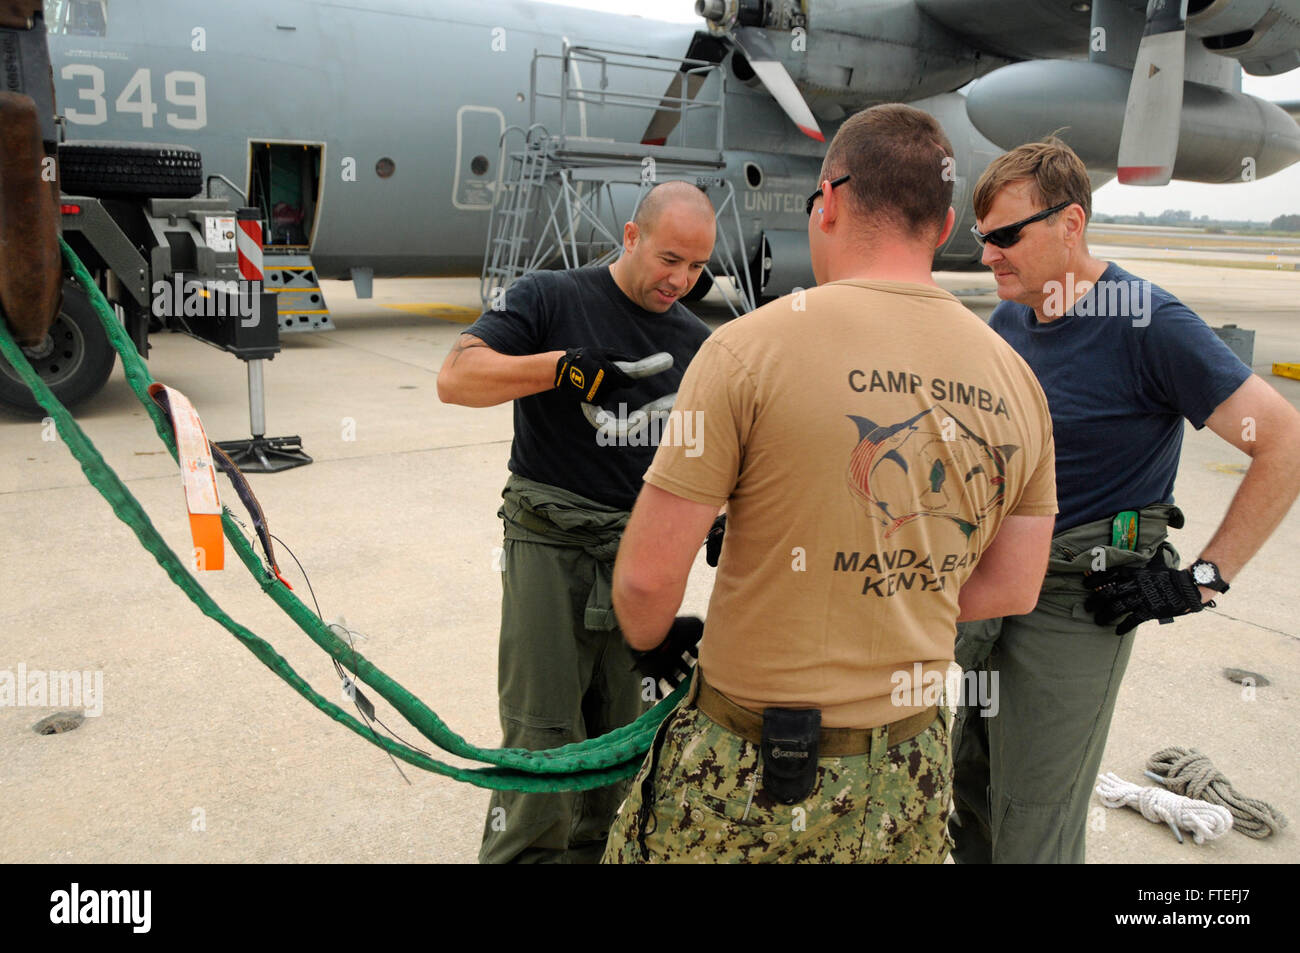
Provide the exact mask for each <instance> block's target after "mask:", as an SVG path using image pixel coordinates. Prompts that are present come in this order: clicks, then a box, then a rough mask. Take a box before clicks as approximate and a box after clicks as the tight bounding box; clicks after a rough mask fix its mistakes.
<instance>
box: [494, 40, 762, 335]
mask: <svg viewBox="0 0 1300 953" xmlns="http://www.w3.org/2000/svg"><path fill="white" fill-rule="evenodd" d="M547 60H552V61H559V62H560V69H559V76H560V89H559V92H558V93H554V92H547V91H545V90H539V89H538V82H537V67H538V64H539V62H543V61H547ZM574 64H581V65H582V66H583V67H584V68H586V69H588V70H589V72H590V71H594V69H596V68H598V69H599V71H600V77H601V79H600V87H599V89H584V88H582V87H581V86H580V85H575V84H572V83H571V81H570V77H571V76H574V75H577V73H578V70H577V68H576V67H575V65H574ZM688 70H689V71H692V72H695V73H703V74H707V73H709V72H712V71H715V70H716V71H717V72H718V75H719V84H718V85H719V92H718V98H717V99H716V100H700V99H698V98H687V97H685V96H682V97H672V96H671V95H669V96H663V95H661V94H658V93H656V94H654V95H648V94H646V93H645V92H644V91H638V90H637V89H635V88H633V89H631V90H630V91H629V90H628V89H620V88H619V87H618V86H617V84H616V83H614V82H612V81H611V78H610V77H611V76H612V77H614V78H616V79H617V78H619V77H625V76H627V75H629V74H631V73H632V72H633V71H641V72H650V73H652V74H653V75H655V76H660V75H664V74H666V75H667V76H672V77H675V78H680V77H681V76H683V75H685V74H686V72H687V71H688ZM664 82H665V83H666V82H667V80H664ZM722 83H725V78H723V77H722V75H721V71H720V70H718V69H717V65H716V64H713V63H708V62H704V61H696V60H682V61H680V63H679V62H678V61H668V60H664V59H661V58H658V57H654V56H643V55H641V54H636V53H627V52H622V51H617V50H602V49H596V48H593V47H584V46H572V47H571V46H569V45H568V44H567V42H566V43H565V45H564V50H563V53H562V54H561V55H560V56H556V55H554V54H544V53H534V54H533V65H532V70H531V83H530V89H531V93H532V104H531V106H530V119H531V120H532V123H531V125H529V127H528V128H527V129H523V128H521V127H519V126H510V127H508V128H507V129H506V130H505V131H504V132H503V133H502V134H501V140H500V144H501V153H502V155H503V156H505V162H504V163H503V171H502V178H501V180H500V184H499V187H498V188H497V189H496V194H495V196H494V202H493V205H492V209H491V213H490V217H489V220H488V236H487V247H486V249H485V250H484V255H483V270H482V272H481V274H480V281H479V294H480V297H481V299H482V302H483V307H484V308H492V307H494V306H496V307H499V306H500V304H499V303H500V301H501V300H502V298H501V295H502V294H503V293H504V292H505V290H506V289H508V288H509V287H510V285H512V284H513V283H514V282H515V281H518V280H519V279H520V278H521V277H523V276H524V275H526V274H528V273H529V272H531V271H536V270H538V269H540V268H551V267H562V268H580V267H585V266H598V265H605V264H609V263H610V262H612V261H614V260H615V259H616V258H617V257H618V256H619V254H620V253H621V251H622V248H623V221H624V220H625V219H626V218H630V217H631V216H633V215H635V213H636V209H637V208H639V207H640V204H641V201H642V199H644V198H645V195H646V193H648V192H649V191H650V189H651V188H652V187H653V186H654V185H656V184H658V183H660V182H664V181H669V180H681V181H688V182H693V183H695V184H696V185H698V186H700V187H701V188H702V189H703V190H704V191H705V193H706V194H707V195H709V196H710V198H711V199H712V200H713V204H714V211H715V212H716V214H717V219H718V231H717V243H716V245H715V248H714V262H713V263H712V265H711V266H706V271H707V272H708V274H709V277H710V278H711V279H714V278H717V277H720V276H725V277H728V278H730V279H731V280H730V282H729V283H728V285H722V284H717V283H716V282H715V287H718V289H719V291H720V292H721V293H722V294H723V297H724V299H725V300H726V302H727V305H728V307H729V308H730V309H731V312H732V314H733V315H739V314H740V313H742V312H744V311H749V310H752V309H753V308H754V306H755V295H754V287H753V278H752V276H751V274H750V269H749V267H748V262H747V256H746V254H745V240H744V230H743V227H742V225H741V220H740V213H739V208H738V205H737V202H736V196H735V191H734V189H733V187H732V185H731V182H730V181H728V180H727V178H726V177H725V175H724V174H723V173H724V170H725V168H726V165H727V162H726V156H725V154H724V153H723V150H722V131H723V129H724V128H725V117H724V116H723V108H724V103H725V94H724V90H723V89H722ZM702 84H703V81H701V83H700V85H702ZM643 87H644V84H643ZM545 101H558V102H559V111H558V125H557V126H556V128H557V129H558V130H559V131H558V132H556V133H552V132H551V131H549V130H548V129H547V127H546V126H545V125H544V124H543V123H541V122H538V121H536V119H537V113H538V109H537V107H538V104H539V102H543V103H545ZM665 104H669V105H670V106H672V107H673V108H675V109H677V110H679V111H680V114H681V115H680V126H679V128H680V129H682V130H683V131H682V132H681V133H680V134H679V135H678V138H679V139H680V140H682V141H683V143H684V142H685V140H686V135H685V131H684V130H685V125H686V117H687V114H688V113H704V114H705V115H706V116H712V117H714V119H715V120H716V125H715V126H712V127H706V128H705V129H704V131H703V138H704V139H705V140H708V139H711V140H712V145H711V146H705V147H701V146H698V145H696V146H688V145H685V144H674V145H666V144H650V143H644V142H632V141H617V140H612V139H601V138H595V137H589V136H587V135H585V134H584V135H574V134H572V133H571V132H570V131H569V130H568V128H567V127H568V125H569V122H568V119H569V118H572V117H574V116H578V115H581V112H580V110H578V106H580V105H581V106H588V105H590V106H593V107H595V106H599V107H600V108H601V109H603V110H606V112H605V113H604V114H603V115H605V116H606V117H608V116H609V115H611V113H612V111H614V110H618V109H626V110H629V111H631V112H633V113H637V114H638V115H639V116H640V117H641V118H640V122H639V125H640V128H644V127H645V124H646V122H647V116H646V110H650V111H656V114H657V113H658V112H662V111H663V108H664V106H665ZM553 118H554V117H553ZM699 122H700V120H699V119H698V118H697V120H696V124H695V127H694V128H695V131H696V133H697V136H696V139H697V140H698V139H700V138H701V136H700V126H699ZM637 125H638V124H637V123H635V122H630V121H629V122H623V123H621V124H619V123H617V122H614V123H612V124H611V127H616V128H623V129H627V128H636V127H637ZM710 128H711V132H710ZM582 131H583V132H584V133H585V120H583V123H582ZM515 137H518V138H519V139H521V140H522V146H521V147H520V148H517V149H515V150H514V151H509V149H510V145H511V143H512V142H513V141H515ZM634 190H635V191H634ZM616 193H617V194H616ZM620 196H621V198H622V200H623V201H622V204H621V206H620V205H619V203H618V198H619V197H620ZM731 289H734V290H731Z"/></svg>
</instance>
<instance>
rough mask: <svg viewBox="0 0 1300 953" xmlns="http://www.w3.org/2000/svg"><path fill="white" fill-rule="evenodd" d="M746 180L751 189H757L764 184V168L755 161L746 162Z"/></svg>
mask: <svg viewBox="0 0 1300 953" xmlns="http://www.w3.org/2000/svg"><path fill="white" fill-rule="evenodd" d="M745 181H746V182H747V183H748V184H749V187H750V188H751V189H756V188H758V187H759V186H761V185H762V184H763V170H762V169H760V168H759V167H758V165H756V164H755V163H753V162H746V163H745Z"/></svg>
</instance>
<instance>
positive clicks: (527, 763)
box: [0, 239, 689, 792]
mask: <svg viewBox="0 0 1300 953" xmlns="http://www.w3.org/2000/svg"><path fill="white" fill-rule="evenodd" d="M60 246H61V247H62V249H63V255H64V258H65V259H66V261H67V263H68V265H69V267H70V269H71V270H72V274H73V277H75V278H76V280H77V283H78V284H80V285H81V287H82V288H83V289H84V290H85V292H86V294H87V295H88V296H89V297H90V300H91V303H92V305H93V306H94V309H95V314H96V316H97V317H98V318H99V320H100V323H101V324H102V325H103V326H104V331H105V333H106V334H107V335H108V339H109V342H110V343H111V344H112V345H113V348H114V350H116V351H117V353H118V354H119V355H120V356H121V358H122V369H123V371H124V372H125V374H126V379H127V383H128V384H129V385H130V387H131V389H132V391H134V392H135V395H136V397H137V399H139V401H140V403H142V404H143V405H144V407H145V410H146V411H148V413H149V416H150V418H151V419H152V420H153V423H154V429H155V430H156V431H157V432H158V436H159V439H161V440H162V442H163V443H164V444H165V445H166V447H167V450H168V452H169V453H170V454H171V455H172V459H173V460H175V459H176V444H175V441H174V440H173V438H172V435H171V432H170V430H169V429H168V426H167V424H166V421H165V420H164V418H163V415H162V413H161V411H160V410H159V408H158V407H157V405H156V404H155V403H154V401H153V400H152V399H150V398H149V396H148V387H149V385H150V384H152V383H153V378H152V377H151V376H150V374H149V371H148V369H147V368H146V366H145V364H144V361H143V360H142V359H141V358H140V356H139V354H138V353H136V350H135V346H134V345H133V344H132V343H131V341H130V339H129V338H128V337H127V335H126V331H125V330H124V329H123V328H122V326H121V325H120V324H118V322H117V319H116V317H115V316H114V314H113V312H112V310H111V309H110V307H109V304H108V302H107V301H106V300H105V299H104V296H103V294H102V293H101V292H100V290H99V288H98V287H97V286H96V285H95V283H94V281H93V279H92V278H91V277H90V274H89V273H88V272H87V271H86V268H85V266H84V265H83V264H82V263H81V260H80V259H79V258H77V256H76V254H75V253H74V252H73V251H72V249H71V248H69V247H68V245H67V243H66V242H64V241H63V240H62V239H60ZM0 353H2V354H3V355H4V356H5V357H6V358H7V359H8V361H9V363H10V365H11V366H12V367H13V368H14V370H15V371H16V372H17V373H18V375H19V376H20V377H21V378H22V379H23V381H24V382H25V383H26V384H27V386H28V387H29V388H30V389H31V391H32V394H33V395H34V396H35V398H36V400H37V402H38V403H39V404H40V405H41V406H42V407H43V408H45V410H46V411H47V412H48V413H49V415H50V417H51V418H52V419H53V420H54V424H55V426H56V428H57V429H58V432H59V436H60V437H62V438H63V442H64V444H65V445H66V446H67V448H68V450H69V452H71V453H72V455H73V457H75V458H76V460H77V462H78V463H79V464H80V465H81V469H82V472H83V473H85V474H86V478H87V479H88V480H89V481H90V483H91V485H92V486H94V487H95V489H96V490H98V491H99V493H100V495H101V496H103V497H104V499H106V500H107V501H108V503H109V505H110V506H111V507H112V508H113V512H114V513H115V514H116V515H117V517H118V519H120V520H122V522H124V523H126V524H127V525H128V526H129V527H131V530H132V531H133V532H134V533H135V535H136V537H137V538H138V539H139V540H140V544H141V545H142V546H144V548H145V549H146V550H148V551H149V552H150V553H151V554H153V557H154V559H156V560H157V561H158V564H159V565H160V566H162V567H163V569H164V570H165V571H166V573H167V575H168V576H169V577H170V578H171V580H172V581H173V582H174V583H175V584H176V585H177V586H178V587H179V588H180V589H181V590H182V591H183V592H184V593H185V594H186V595H187V596H188V597H189V598H190V601H192V602H193V603H194V604H195V605H196V606H198V607H199V609H200V610H201V611H202V612H203V613H204V615H207V616H209V617H211V618H212V619H215V620H216V621H217V622H218V623H220V624H221V625H222V626H223V627H224V628H225V629H227V630H228V631H229V632H230V633H231V634H232V635H234V636H235V638H237V639H239V640H240V642H242V643H243V644H244V647H245V648H247V649H248V650H249V651H250V652H252V653H253V654H254V655H255V656H257V658H258V659H259V660H260V661H261V662H262V663H263V664H264V665H266V667H267V668H269V669H271V671H273V672H275V674H276V675H278V676H279V677H280V678H281V679H283V680H284V681H285V682H287V683H288V684H289V685H290V686H291V687H292V688H293V689H294V691H296V692H298V694H300V695H302V696H303V697H304V698H306V699H307V700H308V701H309V702H311V703H312V704H313V705H315V706H316V707H317V708H319V709H320V710H321V711H323V712H325V714H327V715H329V716H330V717H331V718H333V719H334V720H335V721H337V722H339V723H340V724H342V725H344V726H346V727H347V728H349V729H350V730H352V731H354V732H356V733H357V734H358V735H360V736H361V737H363V738H365V739H367V740H368V741H370V742H371V743H372V744H375V745H377V746H378V747H380V748H383V749H384V750H385V751H387V752H389V753H390V754H392V755H394V756H396V757H398V758H401V759H402V760H403V761H406V762H407V763H409V764H412V765H415V766H416V767H418V768H422V769H424V770H426V771H431V772H434V773H435V774H442V775H445V776H447V777H451V778H455V779H456V780H459V781H466V782H468V783H470V784H473V785H476V786H478V787H486V788H495V789H498V790H509V791H539V792H540V791H580V790H589V789H591V788H597V787H603V786H605V785H607V784H611V783H613V782H615V781H619V780H622V779H623V778H627V777H630V776H631V775H633V774H635V773H636V771H637V769H638V768H639V767H640V764H641V759H642V756H644V754H645V752H646V751H647V750H648V749H649V747H650V743H651V741H652V740H653V738H654V734H655V731H656V729H657V728H658V726H659V723H660V722H661V721H663V719H664V718H666V717H667V716H668V714H669V713H670V712H671V711H672V709H673V708H674V707H675V706H676V705H677V702H678V701H679V700H680V699H681V698H682V697H683V696H684V695H685V693H686V690H687V688H688V685H689V683H688V682H683V683H682V684H681V685H680V686H678V688H677V690H676V691H674V692H673V693H672V695H670V696H669V697H668V698H665V699H664V700H663V701H661V702H659V704H657V705H655V706H654V708H652V709H651V710H650V711H648V712H646V713H645V714H644V715H642V716H641V717H640V718H638V719H637V720H636V721H634V722H632V723H631V724H630V725H625V726H624V727H622V728H619V729H616V730H615V731H612V732H610V733H609V734H606V735H603V736H602V737H600V738H592V739H589V740H587V741H582V742H578V743H575V744H569V745H564V746H563V747H560V748H553V749H550V750H547V751H529V750H527V749H523V748H491V749H489V748H479V747H476V746H474V745H472V744H470V743H469V742H467V741H466V740H465V739H464V738H462V737H461V736H460V735H458V734H456V733H455V732H453V731H452V730H451V729H450V728H448V727H447V725H446V724H445V723H444V722H443V721H442V719H440V718H439V717H438V716H437V715H436V714H435V713H434V712H433V711H432V710H431V709H430V708H429V707H428V706H427V705H425V704H424V703H423V702H422V701H420V700H419V699H418V698H416V697H415V696H414V695H412V694H411V693H410V692H409V691H407V690H406V689H405V688H403V687H402V686H401V685H400V684H398V683H397V682H396V681H394V680H393V679H391V678H390V677H389V676H388V675H386V674H385V673H384V672H383V671H381V670H380V669H379V668H377V667H376V666H374V665H373V664H371V663H370V662H369V661H367V660H366V659H365V657H364V656H362V655H361V654H360V653H358V652H356V651H355V649H354V648H352V647H351V646H349V645H347V644H346V643H344V642H343V641H342V640H341V639H340V638H339V637H338V636H337V635H336V634H335V633H334V632H333V631H332V630H331V629H330V628H329V627H328V626H327V625H326V624H325V623H324V621H322V620H321V619H320V618H319V617H318V616H317V615H316V614H315V613H314V612H312V610H311V609H309V608H308V607H307V606H306V605H304V604H303V602H302V601H301V600H300V599H299V598H298V597H297V596H296V595H295V594H294V593H293V592H292V591H290V590H289V589H288V588H287V587H286V586H285V585H284V584H282V583H281V582H280V581H279V580H278V579H276V578H275V576H274V574H273V573H272V572H271V571H270V570H269V569H268V568H267V567H266V566H265V565H264V564H263V563H262V561H261V559H260V558H259V557H258V556H257V554H256V552H255V551H254V550H253V548H252V546H251V545H250V544H249V541H248V539H247V538H246V537H245V536H244V534H243V533H242V532H241V531H240V530H239V528H238V527H237V525H236V523H235V521H234V519H233V518H232V514H231V512H230V510H229V509H228V508H227V507H225V506H224V505H223V506H222V515H221V523H222V529H223V531H224V533H225V536H226V539H228V540H229V541H230V544H231V546H232V547H233V548H234V550H235V552H236V553H237V554H238V555H239V558H240V560H241V561H242V562H243V563H244V565H245V566H246V567H247V568H248V571H249V573H250V574H251V575H252V576H253V578H254V579H256V580H257V582H258V584H259V585H260V586H261V587H262V590H263V591H264V592H265V593H266V594H267V595H268V596H270V597H271V599H272V600H274V601H275V602H276V604H278V605H279V606H280V608H281V609H283V610H284V611H285V613H286V614H288V615H289V617H290V618H292V619H293V621H294V622H296V623H297V624H298V627H299V628H301V629H302V630H303V631H304V632H305V633H306V634H307V635H308V637H309V638H311V640H312V641H313V642H315V643H316V644H317V645H319V646H320V647H321V648H322V649H324V650H325V651H326V652H327V653H328V654H329V655H330V656H331V657H332V658H334V659H335V660H336V661H337V662H339V663H340V664H342V665H343V666H345V667H346V668H348V669H349V670H351V671H352V672H353V674H354V675H356V677H357V679H358V680H359V681H361V682H363V683H364V684H366V685H368V686H370V687H371V688H373V689H374V690H375V692H376V693H377V694H378V695H379V696H380V697H381V698H383V699H384V700H385V701H387V702H388V703H389V704H391V705H392V706H393V707H394V708H395V709H397V711H398V712H399V713H400V714H401V715H402V716H403V717H404V718H406V720H407V721H409V722H410V723H411V725H413V726H414V727H415V729H416V730H417V731H419V732H420V734H422V735H424V737H425V738H427V739H429V740H430V741H432V742H433V743H434V744H436V745H438V746H439V747H440V748H442V749H443V750H445V751H447V752H449V753H451V754H453V755H457V756H459V757H462V758H466V759H469V760H473V761H480V762H484V763H487V764H490V765H493V767H489V768H460V767H455V766H453V765H449V764H444V763H443V762H441V761H437V760H435V759H433V758H430V757H429V756H428V755H426V754H424V753H423V752H420V751H417V750H415V749H413V748H411V747H409V746H407V745H405V744H401V743H399V742H396V741H393V740H391V739H389V738H386V737H384V736H382V735H379V734H377V733H376V732H375V731H374V730H373V729H372V728H370V727H369V726H368V725H365V724H362V723H361V722H360V721H358V720H357V719H356V718H355V717H353V715H352V714H350V713H349V712H347V711H344V710H343V709H341V708H339V707H338V706H337V705H335V704H333V703H332V702H330V701H328V700H327V699H325V698H324V697H323V696H321V695H320V694H319V693H317V692H316V691H315V689H313V688H312V687H311V685H310V684H308V683H307V682H306V681H305V680H304V679H303V678H302V676H300V675H299V674H298V673H297V672H296V671H294V669H293V668H292V667H291V666H290V665H289V663H288V662H287V661H285V659H284V658H283V657H282V656H281V655H280V654H279V653H278V652H276V651H275V649H274V648H273V647H272V646H271V645H270V644H269V643H268V642H266V641H264V640H263V639H261V638H259V637H258V636H257V635H256V634H254V633H253V632H252V631H250V630H249V629H247V628H245V627H244V626H242V625H240V624H239V623H238V622H236V621H235V620H234V619H232V618H231V617H230V616H228V615H227V614H226V613H225V612H224V611H223V610H222V608H221V607H220V606H218V605H217V604H216V602H215V601H213V599H212V597H211V596H210V595H208V593H207V591H206V590H205V589H204V588H203V587H202V586H201V585H199V583H198V581H197V580H196V579H195V578H194V576H193V575H192V574H191V573H190V572H189V570H188V569H187V568H186V567H185V565H184V564H183V563H182V562H181V559H180V557H178V556H177V555H176V553H175V552H173V551H172V549H171V548H170V547H169V546H168V545H167V543H166V541H164V540H163V538H162V537H161V536H160V535H159V533H158V531H157V529H155V528H154V525H153V523H152V522H151V521H150V519H149V516H148V514H147V513H145V511H144V508H143V507H142V506H141V505H140V502H139V501H138V500H137V499H136V498H135V497H134V496H133V495H132V494H131V492H130V491H129V490H128V489H127V488H126V485H125V484H123V483H122V480H121V478H120V477H118V475H117V473H116V472H114V471H113V469H112V468H111V467H109V466H108V464H107V463H105V462H104V458H103V457H102V456H100V454H99V451H98V450H97V449H96V447H95V445H94V443H92V442H91V440H90V438H89V437H87V436H86V434H85V432H84V431H82V429H81V427H80V426H78V424H77V422H76V420H74V419H73V417H72V415H71V414H70V413H69V412H68V410H67V408H66V407H64V406H63V404H62V403H60V402H59V400H58V398H57V397H55V396H54V394H53V393H52V392H51V391H50V389H49V387H48V386H47V385H46V384H45V382H44V381H42V380H41V379H40V377H39V376H38V375H37V374H36V372H35V371H34V370H33V369H32V366H31V364H30V363H28V361H27V358H26V356H25V355H24V354H23V352H22V349H21V348H19V347H18V345H17V344H16V343H15V342H14V340H13V338H12V336H11V335H10V333H9V330H8V328H7V327H6V325H5V322H4V321H2V320H0Z"/></svg>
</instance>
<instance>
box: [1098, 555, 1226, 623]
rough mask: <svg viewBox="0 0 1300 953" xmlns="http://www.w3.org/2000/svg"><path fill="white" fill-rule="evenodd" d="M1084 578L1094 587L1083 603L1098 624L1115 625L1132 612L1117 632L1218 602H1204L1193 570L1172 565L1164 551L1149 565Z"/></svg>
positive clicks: (1124, 568) (1185, 613)
mask: <svg viewBox="0 0 1300 953" xmlns="http://www.w3.org/2000/svg"><path fill="white" fill-rule="evenodd" d="M1083 582H1084V584H1085V585H1086V586H1088V587H1089V588H1090V589H1092V595H1090V596H1088V598H1087V599H1086V600H1084V603H1083V607H1084V609H1086V610H1087V611H1089V612H1092V613H1094V614H1095V615H1096V617H1097V624H1098V625H1111V624H1112V623H1114V621H1115V620H1116V619H1118V618H1121V617H1122V616H1124V615H1125V614H1126V613H1127V614H1128V618H1127V619H1125V620H1124V621H1123V622H1122V623H1121V624H1120V626H1119V628H1117V629H1116V630H1115V634H1116V635H1124V634H1125V633H1127V632H1130V631H1132V630H1133V629H1135V628H1137V627H1138V626H1139V625H1141V624H1142V623H1143V622H1149V621H1151V620H1152V619H1159V620H1161V621H1162V622H1163V621H1166V620H1170V619H1173V618H1174V616H1180V615H1187V614H1188V613H1189V612H1200V611H1201V610H1202V609H1204V608H1206V606H1212V605H1214V603H1213V602H1208V603H1205V604H1204V605H1203V604H1202V603H1201V594H1200V592H1199V591H1198V590H1197V588H1196V582H1195V581H1194V580H1193V579H1192V573H1191V570H1188V569H1170V568H1169V567H1168V566H1166V565H1165V564H1164V561H1163V560H1162V559H1161V554H1160V553H1157V554H1156V556H1155V558H1154V559H1152V560H1151V562H1149V563H1147V564H1146V565H1145V566H1125V567H1123V568H1121V569H1107V570H1104V571H1102V572H1093V573H1088V574H1087V575H1085V576H1084V577H1083Z"/></svg>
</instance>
